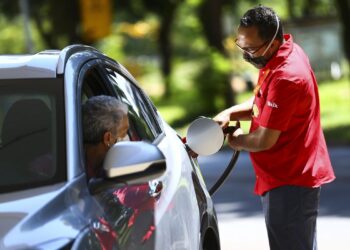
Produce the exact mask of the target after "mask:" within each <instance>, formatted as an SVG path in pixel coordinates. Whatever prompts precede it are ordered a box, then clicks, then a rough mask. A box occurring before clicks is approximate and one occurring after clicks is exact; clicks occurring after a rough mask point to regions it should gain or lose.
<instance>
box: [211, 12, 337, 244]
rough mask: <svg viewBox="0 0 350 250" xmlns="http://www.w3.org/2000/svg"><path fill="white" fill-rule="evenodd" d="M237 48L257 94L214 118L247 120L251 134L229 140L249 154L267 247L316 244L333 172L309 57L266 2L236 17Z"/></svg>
mask: <svg viewBox="0 0 350 250" xmlns="http://www.w3.org/2000/svg"><path fill="white" fill-rule="evenodd" d="M236 45H237V46H238V48H240V49H241V50H242V52H243V58H244V59H245V60H246V61H248V62H250V63H251V64H253V65H254V66H255V67H257V68H258V69H260V70H259V80H258V84H257V86H256V88H255V90H254V93H255V96H254V97H253V98H251V99H250V100H248V101H246V102H244V103H242V104H239V105H235V106H233V107H231V108H229V109H226V110H224V111H222V112H221V113H219V114H218V115H217V116H215V117H214V120H216V121H217V122H218V123H219V124H221V126H222V127H226V126H227V125H228V123H229V122H230V121H231V120H232V121H235V120H236V121H238V120H251V128H250V131H249V133H248V134H243V131H242V130H241V129H239V130H237V131H236V132H235V133H234V134H232V135H229V138H228V143H229V145H230V147H232V148H233V149H235V150H246V151H249V152H250V157H251V160H252V163H253V166H254V170H255V173H256V185H255V193H256V194H258V195H261V196H262V204H263V210H264V213H265V221H266V227H267V231H268V237H269V243H270V249H296V250H302V249H310V250H311V249H317V243H316V218H317V214H318V203H319V195H320V186H321V185H322V184H324V183H328V182H331V181H333V180H334V179H335V176H334V173H333V169H332V166H331V163H330V160H329V155H328V151H327V146H326V143H325V139H324V136H323V132H322V128H321V124H320V104H319V96H318V88H317V83H316V79H315V76H314V73H313V71H312V69H311V66H310V64H309V60H308V57H307V56H306V55H305V53H304V51H303V50H302V49H301V48H300V47H299V46H298V45H297V44H295V43H294V42H293V38H292V36H291V35H288V34H286V35H283V29H282V25H281V22H280V20H279V18H278V17H277V15H276V14H275V13H274V11H273V10H272V9H271V8H268V7H264V6H259V7H255V8H253V9H251V10H248V11H247V12H246V13H245V14H244V16H243V17H242V18H241V21H240V26H239V28H238V35H237V39H236Z"/></svg>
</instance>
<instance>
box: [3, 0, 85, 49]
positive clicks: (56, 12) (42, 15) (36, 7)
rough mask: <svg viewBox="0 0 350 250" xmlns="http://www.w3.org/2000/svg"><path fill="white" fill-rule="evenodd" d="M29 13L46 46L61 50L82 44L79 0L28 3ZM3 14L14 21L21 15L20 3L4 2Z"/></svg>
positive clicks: (42, 0) (37, 0) (7, 0)
mask: <svg viewBox="0 0 350 250" xmlns="http://www.w3.org/2000/svg"><path fill="white" fill-rule="evenodd" d="M28 3H29V13H30V16H31V18H32V20H33V21H34V23H35V25H36V28H37V30H38V31H39V33H40V35H41V37H42V39H43V41H44V42H45V44H46V46H47V47H49V48H51V49H59V48H62V47H64V46H66V45H67V44H71V43H78V42H81V41H82V40H81V38H80V35H79V34H78V32H77V31H78V29H79V23H80V16H79V6H78V1H77V0H73V1H72V0H61V1H55V0H35V1H28ZM0 9H2V10H6V12H3V14H4V15H5V16H6V17H7V18H9V19H10V20H14V19H15V18H16V17H17V16H18V15H19V14H20V8H19V1H13V0H2V1H1V2H0Z"/></svg>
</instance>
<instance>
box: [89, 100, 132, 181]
mask: <svg viewBox="0 0 350 250" xmlns="http://www.w3.org/2000/svg"><path fill="white" fill-rule="evenodd" d="M82 119H83V138H84V150H85V157H86V158H85V160H86V171H87V175H88V178H89V179H90V178H91V177H101V176H103V172H102V164H103V160H104V158H105V156H106V153H107V151H108V149H109V148H110V147H112V146H113V145H114V144H115V143H116V142H118V141H120V140H122V139H123V138H124V137H126V136H127V132H128V129H129V120H128V108H127V106H126V105H125V104H124V103H122V102H120V101H119V100H117V99H116V98H114V97H111V96H104V95H100V96H94V97H91V98H90V99H88V100H87V101H86V102H85V103H84V104H83V106H82Z"/></svg>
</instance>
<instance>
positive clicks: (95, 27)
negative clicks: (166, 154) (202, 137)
mask: <svg viewBox="0 0 350 250" xmlns="http://www.w3.org/2000/svg"><path fill="white" fill-rule="evenodd" d="M258 4H263V5H267V6H269V7H272V8H273V9H274V10H275V11H276V12H277V14H278V15H279V16H280V18H281V20H282V22H283V24H284V29H285V32H286V33H292V34H293V36H294V40H295V41H296V42H297V43H299V44H300V45H301V46H302V47H303V48H304V50H305V51H306V53H307V54H308V56H309V58H310V61H311V64H312V67H313V69H314V70H315V73H316V76H317V79H318V82H319V91H320V96H321V110H322V125H323V128H324V131H325V135H326V139H327V142H328V144H329V145H349V144H350V112H349V111H350V110H349V109H350V105H349V104H350V82H349V59H350V15H349V13H350V1H349V0H334V1H331V0H271V1H253V0H250V1H247V0H133V1H130V0H80V1H79V0H61V1H55V0H35V1H34V0H1V1H0V53H1V54H17V53H37V52H39V51H42V50H45V49H62V48H64V47H65V46H67V45H69V44H73V43H83V44H88V45H91V46H94V47H96V48H97V49H99V50H100V51H102V52H104V53H105V54H107V55H108V56H110V57H112V58H114V59H115V60H117V61H119V62H120V63H122V64H123V65H124V66H126V68H128V70H129V71H130V72H131V73H132V74H133V75H134V76H135V77H136V79H137V80H138V81H139V84H140V85H141V87H142V88H143V89H144V90H145V91H146V93H147V94H149V95H150V97H151V98H152V100H153V101H154V102H155V104H156V106H157V107H158V109H159V111H160V113H161V114H162V115H163V117H164V118H165V120H166V121H167V122H169V123H170V124H171V125H172V126H173V127H175V128H176V129H177V130H178V132H179V133H180V134H181V135H183V134H184V133H185V131H186V128H187V126H188V124H189V123H190V122H191V121H192V120H194V119H195V118H196V117H197V116H199V115H205V116H209V117H212V116H214V115H215V114H216V113H217V112H219V111H220V110H222V109H224V108H227V107H229V106H230V105H232V104H234V103H237V102H240V101H243V100H245V99H247V98H249V96H250V95H251V90H252V89H253V87H254V84H255V83H256V80H257V70H256V69H255V68H254V67H252V66H250V65H249V64H248V63H246V62H244V61H243V60H242V55H241V53H240V51H238V50H237V48H236V47H235V45H234V39H235V32H236V29H237V26H238V23H239V19H240V17H241V16H242V15H243V14H244V12H245V11H246V10H248V9H249V8H251V7H253V6H256V5H258ZM248 126H249V125H248V124H243V128H244V130H247V129H248Z"/></svg>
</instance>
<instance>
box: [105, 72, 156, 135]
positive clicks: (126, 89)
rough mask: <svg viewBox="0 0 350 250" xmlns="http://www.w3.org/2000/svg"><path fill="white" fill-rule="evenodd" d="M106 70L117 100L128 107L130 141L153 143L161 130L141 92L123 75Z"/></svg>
mask: <svg viewBox="0 0 350 250" xmlns="http://www.w3.org/2000/svg"><path fill="white" fill-rule="evenodd" d="M106 70H107V72H108V77H109V79H110V82H111V83H112V86H113V88H114V90H115V91H116V94H117V96H118V98H119V99H120V100H121V101H122V102H124V103H126V104H127V105H128V106H129V120H130V125H131V128H130V130H131V139H132V140H148V141H153V140H154V139H155V138H156V137H157V136H158V135H159V134H161V133H162V130H161V128H160V126H159V124H158V121H157V120H156V118H155V112H154V110H153V108H152V107H151V105H150V103H149V101H148V100H147V99H145V96H144V95H143V93H142V91H141V90H139V89H138V88H137V87H136V86H135V85H134V84H132V83H131V82H130V81H129V80H128V79H127V78H125V77H124V76H123V75H121V74H119V73H117V72H115V71H113V70H112V69H108V68H107V69H106Z"/></svg>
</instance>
